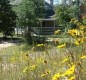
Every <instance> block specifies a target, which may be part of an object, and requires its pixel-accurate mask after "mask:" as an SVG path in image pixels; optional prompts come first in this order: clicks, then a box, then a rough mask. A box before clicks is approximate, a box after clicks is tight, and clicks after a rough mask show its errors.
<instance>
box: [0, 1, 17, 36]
mask: <svg viewBox="0 0 86 80" xmlns="http://www.w3.org/2000/svg"><path fill="white" fill-rule="evenodd" d="M15 20H16V14H15V12H14V11H13V10H12V6H11V4H10V2H9V0H0V32H2V33H3V34H4V36H5V37H7V36H12V35H13V32H14V28H15V24H16V23H15Z"/></svg>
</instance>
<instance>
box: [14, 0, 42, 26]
mask: <svg viewBox="0 0 86 80" xmlns="http://www.w3.org/2000/svg"><path fill="white" fill-rule="evenodd" d="M14 10H15V11H16V13H17V15H18V20H17V22H18V24H19V25H21V27H22V26H23V27H27V26H28V27H32V26H36V24H37V23H38V18H40V17H43V16H44V0H40V1H39V0H23V1H22V2H21V3H20V5H18V6H16V7H14Z"/></svg>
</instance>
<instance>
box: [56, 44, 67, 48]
mask: <svg viewBox="0 0 86 80" xmlns="http://www.w3.org/2000/svg"><path fill="white" fill-rule="evenodd" d="M65 46H66V43H64V44H61V45H58V46H57V47H58V48H64V47H65Z"/></svg>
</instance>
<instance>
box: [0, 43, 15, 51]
mask: <svg viewBox="0 0 86 80" xmlns="http://www.w3.org/2000/svg"><path fill="white" fill-rule="evenodd" d="M14 45H16V44H15V43H11V42H3V43H1V44H0V50H1V49H3V48H7V47H10V46H14Z"/></svg>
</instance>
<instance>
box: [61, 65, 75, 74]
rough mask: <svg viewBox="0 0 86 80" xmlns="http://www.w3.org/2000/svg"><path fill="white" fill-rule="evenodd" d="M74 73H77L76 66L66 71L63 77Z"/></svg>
mask: <svg viewBox="0 0 86 80" xmlns="http://www.w3.org/2000/svg"><path fill="white" fill-rule="evenodd" d="M74 71H75V65H72V66H71V67H70V68H69V69H68V70H66V71H65V73H64V74H63V75H62V76H66V75H71V74H73V73H74Z"/></svg>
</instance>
